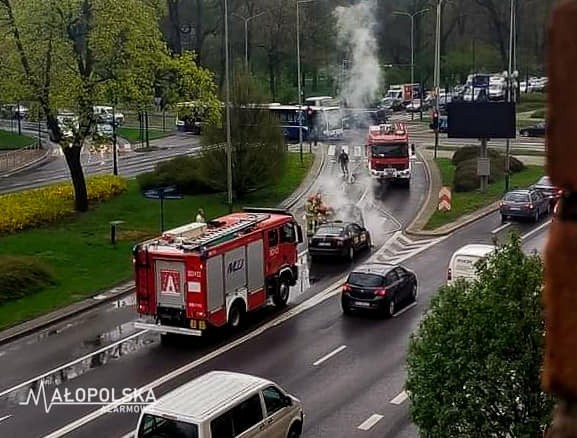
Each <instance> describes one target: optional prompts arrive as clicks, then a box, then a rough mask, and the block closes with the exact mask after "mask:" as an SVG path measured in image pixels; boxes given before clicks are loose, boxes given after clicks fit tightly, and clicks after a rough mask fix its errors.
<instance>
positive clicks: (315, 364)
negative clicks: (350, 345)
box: [313, 345, 347, 367]
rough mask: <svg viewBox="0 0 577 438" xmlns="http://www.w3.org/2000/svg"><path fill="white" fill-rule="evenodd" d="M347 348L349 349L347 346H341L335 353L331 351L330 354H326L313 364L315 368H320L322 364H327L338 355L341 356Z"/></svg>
mask: <svg viewBox="0 0 577 438" xmlns="http://www.w3.org/2000/svg"><path fill="white" fill-rule="evenodd" d="M345 348H347V346H346V345H341V346H340V347H338V348H335V349H334V350H333V351H331V352H330V353H328V354H325V355H324V356H323V357H321V358H320V359H319V360H317V361H316V362H314V363H313V366H315V367H316V366H319V365H321V364H322V363H324V362H326V361H327V360H329V359H330V358H331V357H333V356H336V355H337V354H339V353H340V352H341V351H343V350H344V349H345Z"/></svg>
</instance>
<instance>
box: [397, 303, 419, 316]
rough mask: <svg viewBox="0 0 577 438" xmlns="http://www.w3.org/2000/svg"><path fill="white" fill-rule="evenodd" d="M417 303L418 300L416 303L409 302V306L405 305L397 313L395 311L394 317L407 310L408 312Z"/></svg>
mask: <svg viewBox="0 0 577 438" xmlns="http://www.w3.org/2000/svg"><path fill="white" fill-rule="evenodd" d="M416 305H417V302H416V301H415V302H414V303H411V304H409V305H408V306H405V307H403V308H402V309H401V310H399V311H398V312H397V313H395V314H394V315H393V318H396V317H397V316H400V315H402V314H403V313H405V312H408V311H409V310H411V309H412V308H413V307H415V306H416Z"/></svg>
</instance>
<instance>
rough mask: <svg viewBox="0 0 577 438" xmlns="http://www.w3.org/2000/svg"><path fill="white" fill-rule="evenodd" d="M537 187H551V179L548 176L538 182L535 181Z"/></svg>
mask: <svg viewBox="0 0 577 438" xmlns="http://www.w3.org/2000/svg"><path fill="white" fill-rule="evenodd" d="M537 185H538V186H549V187H552V186H553V184H552V183H551V178H549V177H548V176H544V177H542V178H541V179H540V180H539V181H537Z"/></svg>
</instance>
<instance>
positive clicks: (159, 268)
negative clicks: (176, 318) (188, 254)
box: [155, 260, 185, 309]
mask: <svg viewBox="0 0 577 438" xmlns="http://www.w3.org/2000/svg"><path fill="white" fill-rule="evenodd" d="M155 268H156V269H155V271H156V272H155V274H156V302H157V303H158V306H159V307H172V308H178V309H182V308H184V297H185V290H184V281H185V272H184V263H182V262H175V261H169V260H156V265H155Z"/></svg>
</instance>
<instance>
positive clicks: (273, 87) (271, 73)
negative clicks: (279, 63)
mask: <svg viewBox="0 0 577 438" xmlns="http://www.w3.org/2000/svg"><path fill="white" fill-rule="evenodd" d="M274 64H275V63H274V59H273V57H272V55H269V57H268V85H269V88H270V95H271V96H272V100H273V102H274V101H276V77H275V70H274Z"/></svg>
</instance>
